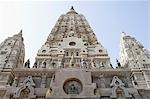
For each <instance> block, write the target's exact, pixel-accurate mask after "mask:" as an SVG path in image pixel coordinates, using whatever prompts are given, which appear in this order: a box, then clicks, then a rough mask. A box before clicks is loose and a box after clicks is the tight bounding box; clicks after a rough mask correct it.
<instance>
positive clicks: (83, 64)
mask: <svg viewBox="0 0 150 99" xmlns="http://www.w3.org/2000/svg"><path fill="white" fill-rule="evenodd" d="M81 68H88V64H87V62H86V60H85V59H82V60H81Z"/></svg>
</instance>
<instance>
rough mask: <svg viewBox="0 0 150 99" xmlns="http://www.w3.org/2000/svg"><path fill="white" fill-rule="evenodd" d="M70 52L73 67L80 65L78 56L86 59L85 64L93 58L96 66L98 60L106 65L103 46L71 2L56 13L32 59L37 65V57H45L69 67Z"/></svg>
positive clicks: (105, 53)
mask: <svg viewBox="0 0 150 99" xmlns="http://www.w3.org/2000/svg"><path fill="white" fill-rule="evenodd" d="M72 55H73V56H74V60H75V61H76V63H75V64H74V67H80V64H81V60H86V64H87V65H88V64H90V61H91V60H93V61H94V64H95V65H96V66H97V67H99V66H100V64H101V63H103V64H104V67H107V68H108V67H110V58H109V56H108V54H107V51H106V49H104V47H103V46H102V45H101V43H99V42H98V40H97V38H96V36H95V33H94V32H93V30H92V29H91V27H90V25H89V24H88V22H87V20H86V19H85V17H84V16H83V15H82V14H78V13H77V12H76V11H75V10H74V8H73V6H72V7H71V9H70V10H69V11H68V12H67V13H66V14H63V15H61V16H60V17H59V19H58V21H57V22H56V24H55V26H54V27H53V29H52V31H51V33H50V34H49V36H48V38H47V41H46V43H45V44H44V45H43V46H42V47H41V49H40V50H39V51H38V53H37V57H36V61H37V62H38V64H39V67H40V64H41V61H42V60H43V59H45V58H46V59H47V60H48V61H49V63H50V64H60V63H61V64H64V67H65V68H66V67H69V62H70V59H71V56H72ZM55 56H58V59H57V58H56V57H55ZM90 57H92V58H93V59H90ZM95 57H97V58H95ZM61 60H64V61H63V62H61ZM50 61H51V62H50Z"/></svg>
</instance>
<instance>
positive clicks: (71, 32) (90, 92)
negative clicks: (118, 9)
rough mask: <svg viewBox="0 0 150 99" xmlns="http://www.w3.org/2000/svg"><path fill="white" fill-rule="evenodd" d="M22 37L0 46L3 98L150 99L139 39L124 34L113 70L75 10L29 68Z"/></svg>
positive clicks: (149, 62) (149, 63)
mask: <svg viewBox="0 0 150 99" xmlns="http://www.w3.org/2000/svg"><path fill="white" fill-rule="evenodd" d="M21 33H22V31H20V33H19V34H17V35H14V36H13V37H9V38H8V39H6V40H5V41H4V42H2V43H1V44H0V99H44V98H51V99H54V98H56V99H62V98H64V99H66V98H88V99H150V69H149V68H150V52H149V51H148V50H145V49H144V48H143V45H142V44H140V43H139V42H138V41H137V40H136V39H135V38H133V37H131V36H129V35H126V34H125V33H122V37H121V43H120V45H121V46H120V47H121V50H120V60H117V64H118V67H117V68H113V66H112V65H111V63H110V58H109V56H108V53H107V50H106V49H105V48H104V47H103V46H102V45H101V43H100V42H98V41H97V38H96V36H95V34H94V32H93V30H92V29H91V27H90V26H89V24H88V22H87V21H86V19H85V17H84V16H83V15H82V14H78V13H77V12H76V11H75V10H74V8H73V7H71V9H70V11H68V12H67V13H66V14H63V15H61V16H60V17H59V19H58V21H57V22H56V24H55V26H54V28H53V29H52V31H51V33H50V34H49V36H48V38H47V41H46V42H45V43H44V44H43V45H42V47H41V48H40V49H39V50H38V53H37V56H36V58H35V63H34V65H33V66H30V63H29V61H27V62H26V64H24V57H25V54H24V53H25V52H24V44H23V38H22V34H21ZM31 67H33V68H31Z"/></svg>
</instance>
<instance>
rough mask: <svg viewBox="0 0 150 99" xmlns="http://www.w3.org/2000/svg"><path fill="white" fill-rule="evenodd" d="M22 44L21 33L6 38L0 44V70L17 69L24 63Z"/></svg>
mask: <svg viewBox="0 0 150 99" xmlns="http://www.w3.org/2000/svg"><path fill="white" fill-rule="evenodd" d="M24 55H25V49H24V43H23V37H22V31H20V32H19V33H18V34H16V35H14V36H13V37H8V38H7V39H5V40H4V42H2V43H1V44H0V68H3V69H4V68H18V67H21V66H22V65H23V63H24Z"/></svg>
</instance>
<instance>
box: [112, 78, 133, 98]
mask: <svg viewBox="0 0 150 99" xmlns="http://www.w3.org/2000/svg"><path fill="white" fill-rule="evenodd" d="M110 86H111V87H112V95H111V98H115V99H116V98H117V99H126V98H131V95H130V94H129V92H128V90H127V89H126V88H125V87H124V86H125V84H124V83H123V82H122V81H121V80H120V79H119V78H118V77H117V76H114V77H113V80H112V83H111V84H110Z"/></svg>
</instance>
